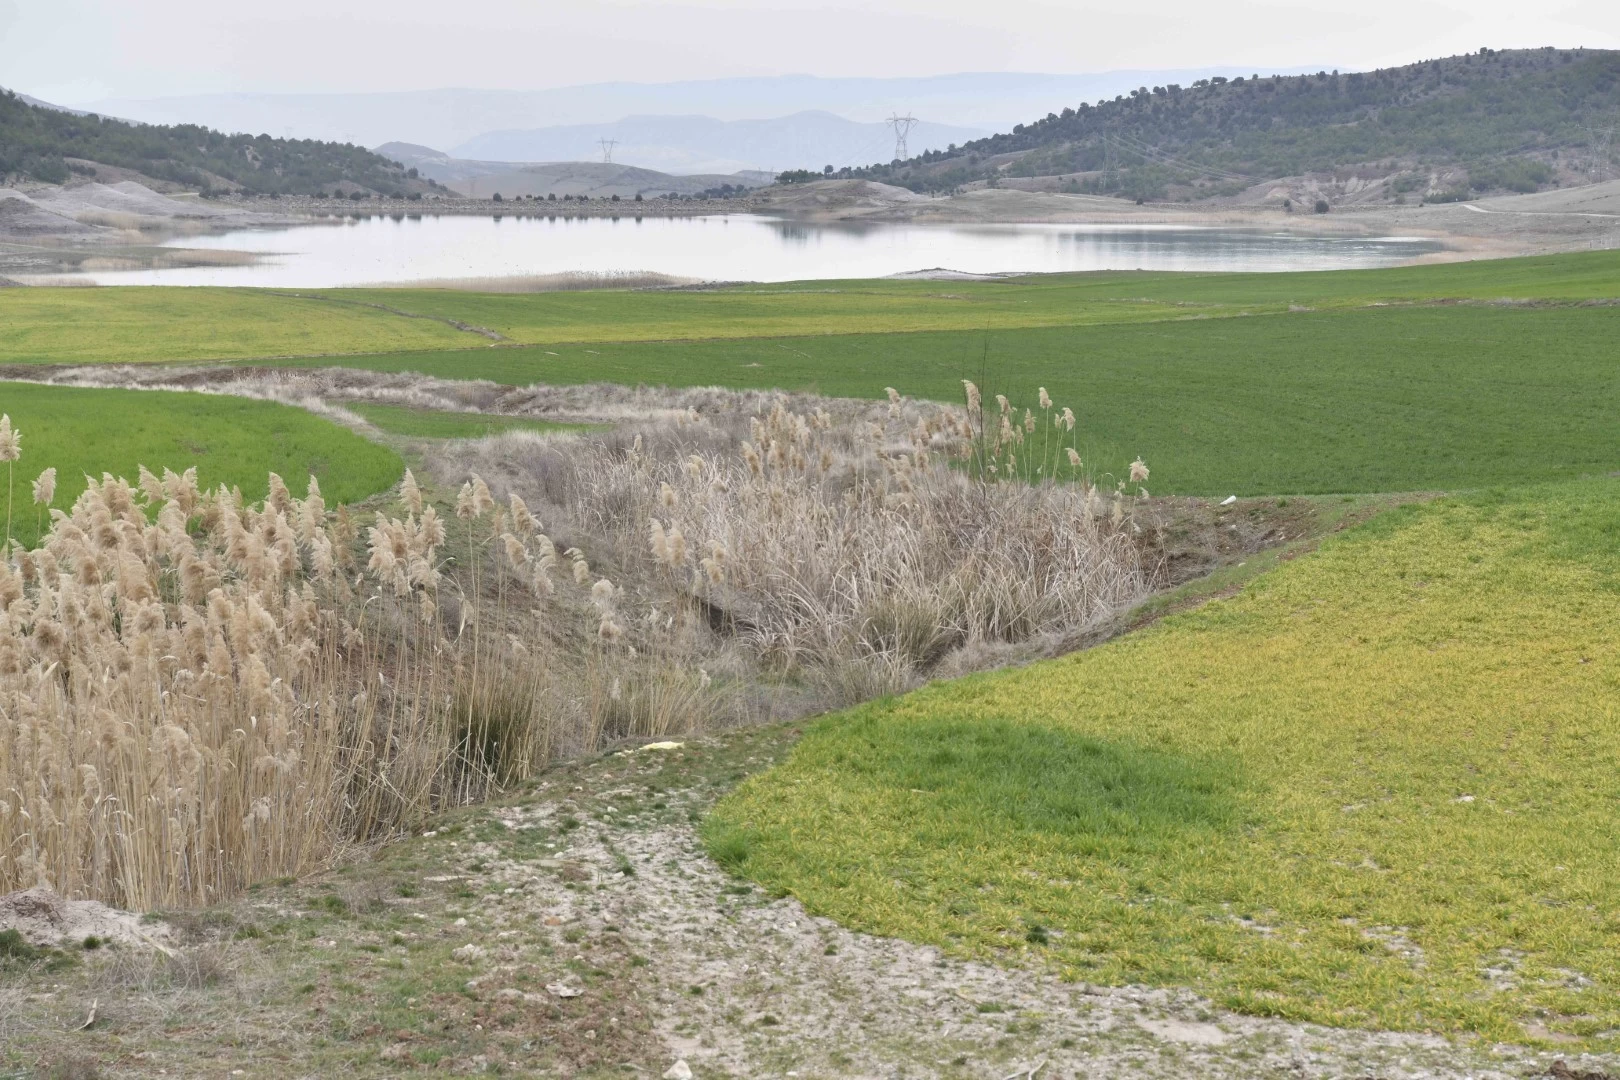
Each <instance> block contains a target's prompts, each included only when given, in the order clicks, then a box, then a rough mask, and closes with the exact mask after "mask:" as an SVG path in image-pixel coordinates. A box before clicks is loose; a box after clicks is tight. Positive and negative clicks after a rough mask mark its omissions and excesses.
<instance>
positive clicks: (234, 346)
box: [0, 288, 487, 364]
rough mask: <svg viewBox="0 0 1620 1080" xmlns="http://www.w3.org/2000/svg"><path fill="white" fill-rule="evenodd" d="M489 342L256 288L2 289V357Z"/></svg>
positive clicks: (76, 358) (50, 360) (39, 360)
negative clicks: (3, 290)
mask: <svg viewBox="0 0 1620 1080" xmlns="http://www.w3.org/2000/svg"><path fill="white" fill-rule="evenodd" d="M481 342H482V343H484V344H487V342H485V341H484V340H483V339H482V338H478V337H476V336H474V335H471V334H468V333H465V332H464V331H460V330H457V329H455V328H454V327H451V326H447V325H445V324H444V323H441V322H436V321H434V320H432V319H405V318H401V317H400V316H398V315H392V314H389V313H388V312H385V311H379V310H377V309H375V308H370V307H364V306H361V305H358V304H341V303H328V302H323V301H320V300H303V299H298V298H295V297H290V296H281V295H277V294H275V293H271V292H261V291H258V290H250V289H215V288H152V289H147V288H117V289H86V288H55V289H51V288H43V289H7V290H6V291H5V292H4V293H3V294H0V361H3V362H4V363H7V364H125V363H148V362H153V361H167V360H242V359H254V358H261V357H278V356H288V355H311V354H317V355H318V354H322V353H350V352H384V351H388V350H393V349H435V348H438V349H443V348H455V347H458V346H462V347H465V346H471V345H476V344H479V343H481Z"/></svg>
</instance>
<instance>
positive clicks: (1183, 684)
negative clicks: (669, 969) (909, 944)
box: [704, 480, 1620, 1048]
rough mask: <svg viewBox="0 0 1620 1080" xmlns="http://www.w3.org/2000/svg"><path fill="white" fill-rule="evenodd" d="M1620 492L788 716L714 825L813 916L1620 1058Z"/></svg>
mask: <svg viewBox="0 0 1620 1080" xmlns="http://www.w3.org/2000/svg"><path fill="white" fill-rule="evenodd" d="M1617 603H1620V484H1617V483H1616V482H1615V481H1612V480H1600V481H1590V482H1585V483H1580V484H1573V485H1563V486H1555V487H1544V488H1538V489H1533V490H1529V491H1523V492H1518V493H1512V494H1501V493H1493V494H1482V495H1478V496H1474V497H1467V498H1446V499H1441V500H1437V501H1434V502H1431V503H1427V504H1423V505H1419V506H1416V507H1407V508H1404V509H1400V510H1395V511H1392V512H1389V513H1387V514H1385V515H1384V516H1382V517H1381V518H1379V519H1375V521H1374V522H1372V523H1371V524H1369V525H1367V526H1363V527H1361V528H1358V529H1356V530H1353V531H1352V532H1350V533H1347V534H1345V535H1343V536H1342V538H1339V539H1337V540H1335V541H1333V542H1329V543H1327V544H1325V545H1324V546H1323V547H1322V548H1321V549H1320V550H1319V551H1317V552H1315V553H1312V554H1308V555H1305V556H1302V557H1300V558H1298V559H1297V560H1295V561H1293V562H1290V563H1288V564H1286V565H1284V566H1283V567H1281V568H1280V569H1277V570H1276V571H1274V572H1272V573H1270V574H1268V575H1265V576H1263V577H1261V578H1260V579H1258V580H1256V581H1255V582H1253V583H1251V584H1250V585H1249V586H1248V587H1247V588H1246V589H1244V590H1243V591H1242V592H1241V593H1240V594H1238V595H1236V596H1234V597H1231V598H1229V599H1221V600H1216V601H1213V602H1210V603H1208V604H1207V605H1205V606H1203V607H1201V608H1199V609H1196V610H1194V611H1191V612H1189V613H1185V614H1181V615H1177V616H1173V617H1170V618H1167V619H1165V620H1164V621H1163V622H1161V623H1159V624H1158V625H1157V626H1155V627H1153V628H1151V629H1148V630H1146V631H1143V632H1140V633H1137V634H1133V635H1130V636H1127V637H1125V638H1122V639H1119V640H1117V641H1115V642H1113V643H1111V644H1109V645H1106V646H1103V647H1100V648H1097V649H1094V650H1091V651H1088V652H1084V653H1079V654H1075V655H1072V656H1070V657H1067V658H1065V659H1062V660H1058V661H1053V662H1049V663H1044V664H1039V665H1035V666H1033V667H1029V668H1025V669H1022V670H1016V671H1006V672H1002V673H998V674H991V675H984V676H977V677H972V678H967V679H963V680H959V681H955V682H947V683H940V684H935V685H933V686H930V687H928V688H926V689H923V690H921V691H918V692H916V693H913V694H910V695H908V696H905V697H902V698H898V699H891V700H886V701H881V702H877V703H873V704H869V705H866V706H863V707H859V708H856V709H853V710H850V711H848V712H845V713H842V714H839V715H835V716H832V717H830V718H827V719H825V720H822V721H820V722H818V723H816V724H815V725H813V726H812V727H810V728H809V729H808V730H807V731H806V734H805V737H804V739H803V741H802V743H801V744H800V745H799V746H798V747H797V748H796V749H795V751H794V752H793V754H792V756H791V757H790V758H789V760H788V761H787V762H786V763H785V764H783V765H781V766H779V767H778V768H776V769H775V770H773V771H770V772H768V773H765V774H763V775H760V776H757V777H755V778H753V779H751V780H749V781H748V782H746V783H745V784H743V785H742V787H741V788H740V789H739V790H738V791H737V792H736V793H735V794H734V795H733V796H731V797H730V798H728V799H727V800H726V801H724V802H723V803H722V804H720V806H719V807H718V808H717V810H716V811H715V812H714V814H713V815H712V816H711V817H710V818H709V819H708V821H707V822H706V824H705V826H704V831H705V836H706V838H707V841H708V843H709V846H710V850H711V852H712V853H713V854H715V855H716V856H717V857H718V858H719V859H720V860H721V861H722V862H723V863H725V864H726V865H728V866H729V867H730V868H732V869H733V870H735V871H736V872H738V873H740V874H745V875H747V876H749V877H752V878H755V879H757V880H759V881H761V882H763V883H765V884H766V885H767V886H769V887H771V888H773V889H777V890H781V891H782V892H786V893H792V894H794V895H796V896H797V897H799V898H800V899H801V900H802V901H803V902H804V903H805V905H806V906H807V907H808V908H809V909H810V910H811V911H813V912H815V913H817V914H821V915H827V916H831V917H833V918H835V919H838V920H839V921H841V922H843V923H845V924H847V925H850V926H853V927H856V928H860V929H864V930H868V931H871V932H874V933H880V934H891V935H898V936H902V937H906V938H910V939H914V940H918V941H925V942H930V943H933V944H937V945H939V946H941V947H943V948H944V949H946V950H948V951H951V952H954V953H961V954H968V955H988V956H1008V955H1011V956H1019V955H1021V956H1023V957H1024V958H1025V959H1027V960H1031V961H1034V962H1037V963H1042V962H1049V963H1050V964H1051V965H1053V966H1055V967H1056V968H1057V969H1059V970H1060V971H1061V972H1063V973H1064V974H1065V975H1067V976H1069V977H1072V978H1076V979H1083V980H1088V981H1092V982H1099V983H1110V984H1122V983H1146V984H1153V985H1185V986H1191V987H1194V988H1197V989H1198V990H1200V991H1203V992H1205V993H1207V994H1209V995H1210V996H1211V997H1212V998H1213V999H1214V1000H1215V1001H1216V1002H1217V1003H1219V1004H1220V1005H1223V1006H1228V1007H1232V1008H1235V1009H1238V1010H1241V1011H1245V1012H1250V1013H1257V1014H1262V1015H1270V1016H1282V1017H1291V1018H1298V1019H1308V1020H1315V1021H1322V1022H1326V1023H1331V1024H1340V1025H1368V1026H1374V1027H1387V1028H1398V1029H1407V1030H1435V1031H1442V1032H1465V1031H1473V1032H1478V1033H1480V1034H1481V1035H1483V1036H1484V1037H1486V1038H1489V1039H1504V1040H1517V1041H1525V1040H1530V1041H1533V1040H1535V1039H1538V1038H1546V1037H1550V1036H1549V1033H1552V1034H1554V1035H1562V1036H1575V1037H1580V1038H1582V1039H1585V1040H1588V1044H1589V1045H1591V1046H1594V1047H1605V1048H1613V1047H1614V1046H1616V1045H1620V875H1617V874H1616V872H1615V868H1616V866H1617V865H1620V799H1617V795H1616V793H1617V790H1620V786H1617V785H1620V780H1617V777H1620V619H1617V618H1616V610H1617Z"/></svg>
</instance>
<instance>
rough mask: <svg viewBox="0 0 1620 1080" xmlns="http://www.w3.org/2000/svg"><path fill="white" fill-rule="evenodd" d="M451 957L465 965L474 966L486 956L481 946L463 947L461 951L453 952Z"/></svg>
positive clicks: (455, 950) (454, 950)
mask: <svg viewBox="0 0 1620 1080" xmlns="http://www.w3.org/2000/svg"><path fill="white" fill-rule="evenodd" d="M450 955H451V956H452V957H454V958H455V959H457V960H460V961H461V962H462V963H463V964H474V963H477V962H478V961H480V960H482V959H483V958H484V955H485V954H484V949H483V947H482V946H480V945H463V946H462V947H461V948H459V949H453V950H451V952H450Z"/></svg>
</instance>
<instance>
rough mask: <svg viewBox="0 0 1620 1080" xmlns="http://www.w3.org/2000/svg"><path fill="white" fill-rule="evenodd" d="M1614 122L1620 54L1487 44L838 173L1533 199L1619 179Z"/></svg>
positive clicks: (910, 183) (1159, 96)
mask: <svg viewBox="0 0 1620 1080" xmlns="http://www.w3.org/2000/svg"><path fill="white" fill-rule="evenodd" d="M1617 122H1620V52H1614V51H1597V50H1591V49H1565V50H1559V49H1550V48H1549V49H1527V50H1513V51H1496V50H1491V49H1481V50H1480V51H1479V52H1477V53H1470V54H1467V55H1463V56H1452V57H1446V58H1444V59H1438V60H1429V61H1425V62H1423V63H1418V64H1410V65H1407V66H1405V67H1398V68H1385V69H1380V70H1377V71H1368V72H1344V73H1341V72H1338V71H1332V72H1327V71H1321V72H1317V73H1316V74H1314V75H1296V76H1269V77H1260V76H1258V75H1256V76H1254V77H1251V78H1235V79H1231V80H1227V79H1224V78H1215V79H1201V80H1199V81H1198V82H1196V83H1194V84H1193V85H1191V86H1186V87H1183V86H1177V85H1169V86H1154V87H1146V86H1144V87H1140V88H1138V89H1136V90H1133V91H1131V93H1130V94H1129V95H1120V96H1118V97H1115V98H1114V99H1113V100H1112V101H1100V102H1097V103H1096V104H1091V103H1080V104H1079V105H1077V106H1074V107H1066V108H1064V109H1062V110H1061V111H1060V112H1053V113H1049V114H1048V115H1047V116H1046V117H1044V118H1043V119H1040V120H1036V121H1034V122H1032V123H1028V124H1020V125H1018V126H1016V127H1014V128H1013V129H1012V131H1010V132H1007V133H1004V134H998V135H993V136H990V137H988V138H984V139H979V140H976V141H974V142H970V143H967V144H965V145H963V146H960V147H955V148H953V149H952V150H948V151H944V152H931V153H927V154H923V155H920V156H918V157H916V158H913V159H911V160H909V161H905V162H893V163H890V164H888V165H874V166H871V167H869V168H864V169H853V170H847V171H846V173H845V174H841V175H851V176H864V177H869V178H873V179H882V180H885V181H887V182H889V183H894V184H900V185H904V186H907V187H910V188H912V189H913V190H918V191H924V190H936V191H937V190H946V189H950V188H953V187H956V186H959V185H962V184H966V183H969V182H973V181H978V180H985V179H989V178H993V177H1003V176H1005V177H1033V176H1063V175H1065V174H1081V175H1080V176H1078V177H1076V178H1075V179H1074V184H1075V189H1076V190H1084V191H1090V192H1096V193H1101V194H1118V195H1125V196H1127V197H1129V196H1137V197H1148V198H1155V197H1162V196H1163V195H1164V193H1165V192H1166V191H1167V190H1168V189H1171V188H1174V187H1177V186H1180V187H1182V188H1185V189H1190V190H1187V191H1183V192H1182V193H1183V194H1186V195H1191V196H1193V197H1198V196H1209V195H1219V194H1235V193H1236V192H1238V191H1241V190H1243V189H1244V188H1247V187H1249V186H1251V185H1252V184H1254V183H1256V182H1259V181H1263V180H1267V179H1275V178H1280V177H1285V176H1297V175H1301V174H1306V173H1313V172H1325V171H1332V170H1340V169H1345V168H1350V167H1355V166H1361V165H1373V166H1377V167H1378V168H1379V169H1382V170H1383V172H1384V174H1385V175H1386V176H1390V175H1396V174H1399V173H1401V172H1403V171H1405V172H1408V173H1409V174H1410V175H1409V176H1406V177H1399V176H1398V175H1396V178H1395V179H1393V180H1391V182H1390V191H1389V194H1390V195H1391V196H1399V195H1402V194H1404V193H1405V192H1407V191H1415V190H1419V189H1422V188H1425V187H1427V186H1428V185H1429V184H1430V182H1431V179H1432V177H1433V175H1434V173H1435V171H1436V170H1440V171H1442V172H1445V173H1448V175H1449V176H1450V177H1451V178H1452V180H1451V182H1452V183H1454V184H1456V185H1458V186H1459V191H1460V192H1462V193H1466V192H1467V191H1470V190H1471V191H1478V192H1492V191H1515V192H1527V191H1536V190H1539V189H1541V188H1543V187H1548V186H1552V185H1553V184H1556V183H1561V182H1562V183H1569V182H1579V181H1581V180H1585V179H1590V178H1598V177H1601V178H1607V177H1608V176H1610V175H1612V155H1611V151H1610V141H1609V136H1610V135H1611V134H1612V132H1613V131H1614V129H1615V127H1616V125H1617ZM1464 185H1465V186H1464Z"/></svg>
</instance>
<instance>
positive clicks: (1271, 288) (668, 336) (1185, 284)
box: [323, 251, 1620, 344]
mask: <svg viewBox="0 0 1620 1080" xmlns="http://www.w3.org/2000/svg"><path fill="white" fill-rule="evenodd" d="M323 295H327V296H331V297H333V298H334V299H338V300H344V301H355V300H360V301H366V302H371V303H379V304H386V305H389V306H391V307H396V308H400V309H403V310H407V311H412V312H420V313H424V314H432V315H436V316H439V317H442V318H453V319H457V320H460V321H462V322H466V323H471V324H473V325H477V326H484V327H489V328H491V329H494V330H496V331H498V332H500V333H501V334H503V335H505V336H506V337H508V338H510V339H511V340H513V341H519V342H528V343H536V344H539V343H556V342H603V341H661V340H676V339H696V338H738V337H787V336H796V335H818V334H853V333H899V332H908V331H916V330H969V331H981V330H985V329H996V328H1010V327H1037V326H1073V325H1084V324H1097V323H1117V322H1140V321H1144V320H1158V319H1166V318H1179V317H1185V316H1188V315H1210V314H1214V315H1220V314H1237V313H1238V312H1250V313H1254V314H1259V313H1261V312H1267V311H1286V310H1287V309H1288V307H1289V306H1290V305H1294V306H1315V307H1322V306H1361V305H1364V304H1369V303H1381V302H1402V301H1425V300H1435V299H1449V298H1473V299H1478V300H1497V299H1499V298H1504V297H1510V298H1514V299H1556V300H1564V301H1581V300H1591V299H1609V298H1614V297H1620V253H1616V252H1613V251H1596V252H1578V253H1573V254H1565V255H1546V256H1537V257H1534V258H1520V259H1491V260H1480V261H1476V262H1468V263H1452V264H1447V265H1438V266H1412V267H1397V268H1391V269H1383V270H1335V271H1327V272H1319V273H1273V274H1247V273H1173V272H1142V271H1103V272H1097V273H1083V274H1041V275H1031V276H1027V277H1022V278H1014V279H1010V280H1005V281H949V282H941V281H887V280H869V281H803V282H783V283H779V284H767V285H760V284H751V285H733V286H725V287H718V288H711V289H702V290H679V291H659V290H650V291H649V290H640V291H628V290H592V291H585V292H560V293H530V294H521V293H505V294H502V293H466V292H453V291H448V290H424V289H341V290H330V291H328V292H326V293H324V294H323Z"/></svg>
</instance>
